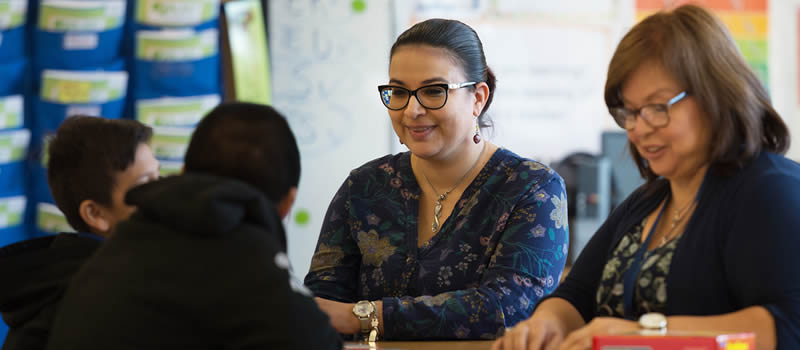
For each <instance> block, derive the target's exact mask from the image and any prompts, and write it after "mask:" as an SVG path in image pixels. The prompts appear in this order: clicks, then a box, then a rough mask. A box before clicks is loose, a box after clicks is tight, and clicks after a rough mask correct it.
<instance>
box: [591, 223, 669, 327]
mask: <svg viewBox="0 0 800 350" xmlns="http://www.w3.org/2000/svg"><path fill="white" fill-rule="evenodd" d="M645 220H646V219H645ZM644 224H645V221H642V223H641V224H639V225H636V226H635V227H634V228H633V229H632V230H631V232H629V233H628V234H626V235H625V236H623V237H622V239H621V240H620V242H619V244H618V245H617V247H616V248H615V249H614V252H613V253H612V254H611V259H609V260H608V262H606V265H605V267H604V268H603V275H602V277H601V278H600V284H599V286H598V288H597V295H596V302H597V316H613V317H619V318H625V299H624V286H623V275H625V271H627V270H628V269H629V268H630V267H631V263H632V261H633V257H634V255H635V254H636V251H638V250H639V248H640V247H641V245H642V229H643V228H644ZM681 236H683V235H678V236H677V237H676V238H675V239H672V240H670V241H668V242H667V243H666V244H664V245H662V246H659V247H656V248H655V249H653V250H648V251H646V252H645V253H644V256H643V257H642V261H643V264H642V268H641V270H640V271H639V276H637V278H636V285H635V286H634V287H633V303H632V306H633V307H632V309H631V311H632V312H633V315H631V316H632V317H629V318H630V319H639V316H641V315H643V314H646V313H648V312H660V313H666V307H667V275H668V274H669V265H670V263H672V255H673V254H674V253H675V248H676V247H677V246H678V241H680V237H681Z"/></svg>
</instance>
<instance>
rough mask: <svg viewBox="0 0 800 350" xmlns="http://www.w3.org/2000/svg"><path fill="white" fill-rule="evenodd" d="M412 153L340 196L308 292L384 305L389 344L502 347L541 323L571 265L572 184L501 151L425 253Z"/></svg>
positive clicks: (374, 164)
mask: <svg viewBox="0 0 800 350" xmlns="http://www.w3.org/2000/svg"><path fill="white" fill-rule="evenodd" d="M420 194H421V189H420V187H419V184H418V183H417V181H416V178H415V177H414V174H413V172H412V170H411V156H410V153H408V152H406V153H400V154H397V155H388V156H385V157H382V158H379V159H376V160H374V161H371V162H369V163H367V164H365V165H363V166H361V167H360V168H358V169H355V170H353V171H352V172H351V173H350V176H349V177H348V178H347V180H346V181H345V182H344V184H343V185H342V186H341V188H340V189H339V191H338V192H337V193H336V195H335V196H334V198H333V200H332V202H331V204H330V207H329V208H328V213H327V214H326V217H325V221H324V223H323V226H322V230H321V233H320V237H319V242H318V243H317V248H316V252H315V253H314V256H313V258H312V261H311V269H310V271H309V273H308V275H307V276H306V278H305V284H306V285H307V286H308V288H309V289H311V290H312V291H313V292H314V293H315V294H316V295H317V296H319V297H322V298H326V299H332V300H337V301H342V302H356V301H358V300H382V301H383V322H384V334H383V335H382V337H383V338H384V339H388V340H392V339H491V338H495V337H497V336H498V335H501V334H502V332H503V330H504V329H505V327H510V326H512V325H514V324H516V323H517V322H519V321H522V320H524V319H525V318H527V317H529V316H530V314H531V313H532V311H533V307H534V305H535V304H536V303H537V302H538V301H539V300H540V299H541V298H542V297H543V296H544V295H546V294H549V293H550V292H552V291H553V290H554V289H555V288H556V285H557V284H558V281H559V279H560V276H561V273H562V271H563V268H564V263H565V262H566V255H567V246H568V228H567V202H566V193H565V190H564V183H563V181H562V180H561V177H560V176H558V174H557V173H555V172H554V171H553V170H551V169H550V168H548V167H546V166H544V165H542V164H540V163H538V162H535V161H532V160H529V159H524V158H521V157H520V156H518V155H516V154H514V153H512V152H510V151H508V150H505V149H502V148H501V149H499V150H497V151H496V152H495V153H494V154H493V155H492V157H491V159H490V160H489V161H488V163H487V164H486V165H485V166H484V167H483V168H482V169H481V171H480V173H479V174H478V176H477V177H476V178H475V179H474V180H473V182H472V183H471V184H470V185H469V187H468V188H467V189H466V190H465V191H464V193H463V194H462V196H461V198H460V199H459V201H458V202H457V204H456V207H455V208H454V209H453V212H452V214H451V215H450V217H448V218H447V220H446V221H444V223H443V224H442V228H441V229H440V231H439V232H438V233H436V235H434V236H433V238H431V239H430V240H429V241H428V242H426V243H425V244H424V245H422V246H421V247H418V245H417V226H418V224H417V216H418V213H419V210H418V209H419V197H420Z"/></svg>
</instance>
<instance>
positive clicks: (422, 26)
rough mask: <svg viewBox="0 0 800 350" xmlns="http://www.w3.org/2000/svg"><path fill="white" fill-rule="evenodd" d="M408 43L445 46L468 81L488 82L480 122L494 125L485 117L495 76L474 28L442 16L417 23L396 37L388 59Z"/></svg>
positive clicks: (486, 125)
mask: <svg viewBox="0 0 800 350" xmlns="http://www.w3.org/2000/svg"><path fill="white" fill-rule="evenodd" d="M405 45H428V46H431V47H435V48H441V49H445V50H447V52H449V53H450V55H451V56H452V57H453V58H454V59H455V60H456V62H458V63H459V65H460V67H461V69H462V71H464V75H465V76H466V79H467V80H468V81H474V82H485V83H486V85H488V86H489V96H488V97H487V99H486V105H485V106H483V111H481V115H480V116H478V123H479V125H480V126H481V127H490V126H491V125H492V122H491V120H489V118H488V117H486V111H487V110H488V109H489V106H490V105H491V104H492V99H493V98H494V89H495V84H496V79H495V76H494V73H493V72H492V70H491V69H490V68H489V66H488V65H487V64H486V56H485V55H484V53H483V43H481V39H480V38H479V37H478V33H476V32H475V30H474V29H472V28H471V27H470V26H468V25H466V24H464V23H462V22H459V21H456V20H451V19H442V18H433V19H429V20H427V21H423V22H420V23H417V24H415V25H414V26H412V27H411V28H409V29H408V30H406V31H405V32H403V34H400V36H399V37H397V40H396V41H395V42H394V45H392V50H391V52H390V55H389V59H390V60H391V57H393V56H394V53H395V51H396V50H397V48H399V47H401V46H405ZM473 89H474V87H473Z"/></svg>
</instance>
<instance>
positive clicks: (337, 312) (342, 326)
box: [314, 297, 361, 334]
mask: <svg viewBox="0 0 800 350" xmlns="http://www.w3.org/2000/svg"><path fill="white" fill-rule="evenodd" d="M314 301H316V302H317V305H318V306H319V308H320V309H321V310H322V311H324V312H325V313H326V314H328V317H330V319H331V325H332V326H333V328H334V329H336V331H337V332H339V333H342V334H355V333H358V332H360V331H361V323H360V322H359V321H358V318H357V317H356V315H353V306H355V304H349V303H340V302H338V301H333V300H328V299H323V298H320V297H316V298H314Z"/></svg>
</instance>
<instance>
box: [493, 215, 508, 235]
mask: <svg viewBox="0 0 800 350" xmlns="http://www.w3.org/2000/svg"><path fill="white" fill-rule="evenodd" d="M507 220H508V213H503V216H501V217H500V219H499V220H497V227H495V229H494V230H495V232H500V231H502V230H503V228H505V227H506V221H507Z"/></svg>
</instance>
